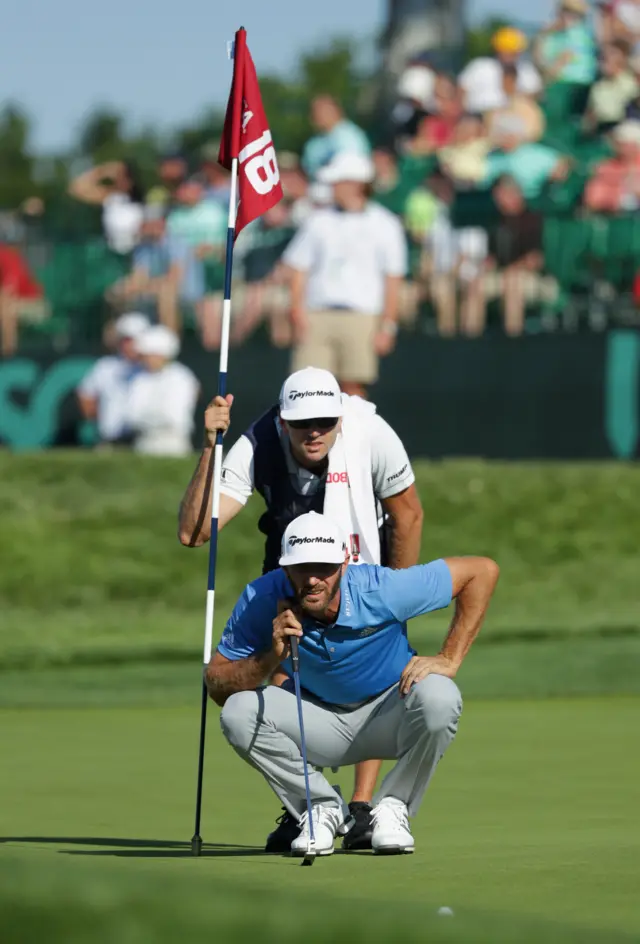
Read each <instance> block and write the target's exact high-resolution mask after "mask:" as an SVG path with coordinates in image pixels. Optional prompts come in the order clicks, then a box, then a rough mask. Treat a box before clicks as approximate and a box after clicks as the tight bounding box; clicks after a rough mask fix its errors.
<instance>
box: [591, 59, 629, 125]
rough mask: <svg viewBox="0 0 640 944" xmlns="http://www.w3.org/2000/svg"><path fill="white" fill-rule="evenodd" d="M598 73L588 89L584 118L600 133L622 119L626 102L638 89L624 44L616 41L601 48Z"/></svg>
mask: <svg viewBox="0 0 640 944" xmlns="http://www.w3.org/2000/svg"><path fill="white" fill-rule="evenodd" d="M600 75H601V78H600V79H598V81H597V82H596V83H595V84H594V85H593V86H592V87H591V91H590V92H589V100H588V102H587V115H586V119H587V124H588V125H589V126H590V127H591V128H592V129H593V130H595V131H597V132H599V133H603V132H607V131H610V130H611V128H612V127H614V126H615V125H617V124H620V122H621V121H624V119H625V117H626V113H627V108H628V106H629V104H630V103H631V102H632V101H633V100H634V99H635V98H636V96H637V95H638V93H639V92H640V84H639V83H638V80H637V78H636V77H635V75H634V74H633V72H632V71H631V69H630V68H629V55H628V47H627V46H626V45H625V44H624V43H622V42H620V41H616V42H612V43H607V44H606V45H605V46H603V47H602V51H601V53H600Z"/></svg>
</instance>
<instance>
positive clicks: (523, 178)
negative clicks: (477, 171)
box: [483, 142, 561, 200]
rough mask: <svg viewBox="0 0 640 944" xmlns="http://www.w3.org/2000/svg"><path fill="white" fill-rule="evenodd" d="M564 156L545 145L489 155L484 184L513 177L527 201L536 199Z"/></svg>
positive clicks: (527, 145)
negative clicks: (501, 178)
mask: <svg viewBox="0 0 640 944" xmlns="http://www.w3.org/2000/svg"><path fill="white" fill-rule="evenodd" d="M560 158H561V155H560V154H559V152H558V151H554V150H553V148H550V147H547V145H546V144H539V143H538V142H531V143H529V144H522V145H521V146H520V147H519V148H517V149H516V150H515V151H509V152H508V153H505V152H504V151H493V152H492V153H491V154H489V155H488V156H487V160H486V163H485V176H484V180H483V183H484V184H485V185H490V184H493V183H495V181H496V180H497V179H498V178H499V177H502V176H507V177H512V178H513V179H514V180H515V181H516V183H517V184H518V186H519V187H520V189H521V190H522V193H523V195H524V197H525V198H526V199H528V200H529V199H535V197H538V196H539V195H540V193H541V192H542V188H543V187H544V185H545V184H546V182H547V181H548V180H549V178H550V177H551V174H552V173H553V170H554V168H555V166H556V165H557V164H558V162H559V161H560Z"/></svg>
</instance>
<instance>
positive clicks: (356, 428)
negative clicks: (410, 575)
mask: <svg viewBox="0 0 640 944" xmlns="http://www.w3.org/2000/svg"><path fill="white" fill-rule="evenodd" d="M342 402H343V405H344V415H343V417H342V431H341V432H340V434H339V435H338V438H337V439H336V442H335V444H334V446H333V448H332V449H331V451H330V453H329V468H328V470H327V484H326V490H325V499H324V513H325V515H327V516H328V517H330V518H333V520H334V521H336V522H337V523H338V524H339V525H340V526H341V527H342V530H343V531H344V532H345V534H346V535H347V536H348V539H349V549H350V552H351V561H352V563H354V564H379V563H380V537H379V533H378V519H377V513H376V498H375V495H374V492H373V476H372V471H371V466H372V457H371V436H372V430H371V418H372V417H373V416H374V415H375V412H376V406H375V404H373V403H369V402H368V401H367V400H363V399H362V398H361V397H349V396H346V395H345V394H343V396H342Z"/></svg>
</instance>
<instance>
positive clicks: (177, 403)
mask: <svg viewBox="0 0 640 944" xmlns="http://www.w3.org/2000/svg"><path fill="white" fill-rule="evenodd" d="M136 348H137V351H138V354H139V355H140V359H141V362H142V365H143V367H144V370H143V371H141V372H140V373H139V374H137V376H136V377H135V378H134V379H133V381H132V383H131V386H130V388H129V398H128V403H127V410H128V412H127V420H128V424H129V426H130V428H131V430H132V431H133V437H134V439H133V448H134V449H135V451H136V452H143V453H146V454H147V455H154V456H186V455H188V454H189V453H190V452H191V451H192V449H193V446H192V443H191V435H192V432H193V417H194V411H195V408H196V404H197V401H198V395H199V392H200V387H199V384H198V380H197V378H196V376H195V374H194V373H193V372H192V371H191V370H189V368H188V367H185V365H184V364H180V363H178V362H177V361H176V360H175V358H176V357H177V356H178V354H179V353H180V340H179V338H178V335H177V334H175V333H174V332H173V331H171V330H170V329H169V328H166V327H165V326H164V325H155V326H154V327H152V328H149V329H148V330H147V331H145V332H144V334H142V335H140V337H138V339H137V340H136Z"/></svg>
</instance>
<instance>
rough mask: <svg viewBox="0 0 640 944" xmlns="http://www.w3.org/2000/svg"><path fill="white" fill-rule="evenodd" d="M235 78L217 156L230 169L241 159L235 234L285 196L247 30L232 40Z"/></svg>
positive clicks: (240, 32)
mask: <svg viewBox="0 0 640 944" xmlns="http://www.w3.org/2000/svg"><path fill="white" fill-rule="evenodd" d="M228 49H229V53H230V55H231V56H233V82H232V85H231V93H230V95H229V103H228V105H227V113H226V117H225V122H224V130H223V133H222V141H221V142H220V153H219V155H218V160H219V162H220V164H222V166H223V167H226V168H227V170H231V166H232V161H233V160H234V158H237V159H238V213H237V218H236V225H235V235H236V237H237V236H238V233H239V232H240V231H241V230H242V229H243V228H244V227H245V226H247V224H248V223H250V222H251V221H252V220H255V219H256V218H257V217H258V216H262V214H263V213H266V211H267V210H270V209H271V207H273V206H275V205H276V203H278V201H279V200H281V199H282V186H281V184H280V172H279V170H278V161H277V159H276V152H275V149H274V147H273V142H272V139H271V131H270V130H269V125H268V124H267V118H266V115H265V113H264V108H263V105H262V97H261V95H260V86H259V85H258V76H257V75H256V68H255V66H254V64H253V59H252V58H251V53H250V52H249V50H248V48H247V34H246V31H245V30H244V29H240V30H238V32H237V33H236V37H235V40H234V42H233V44H231V43H230V44H229V45H228Z"/></svg>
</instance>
